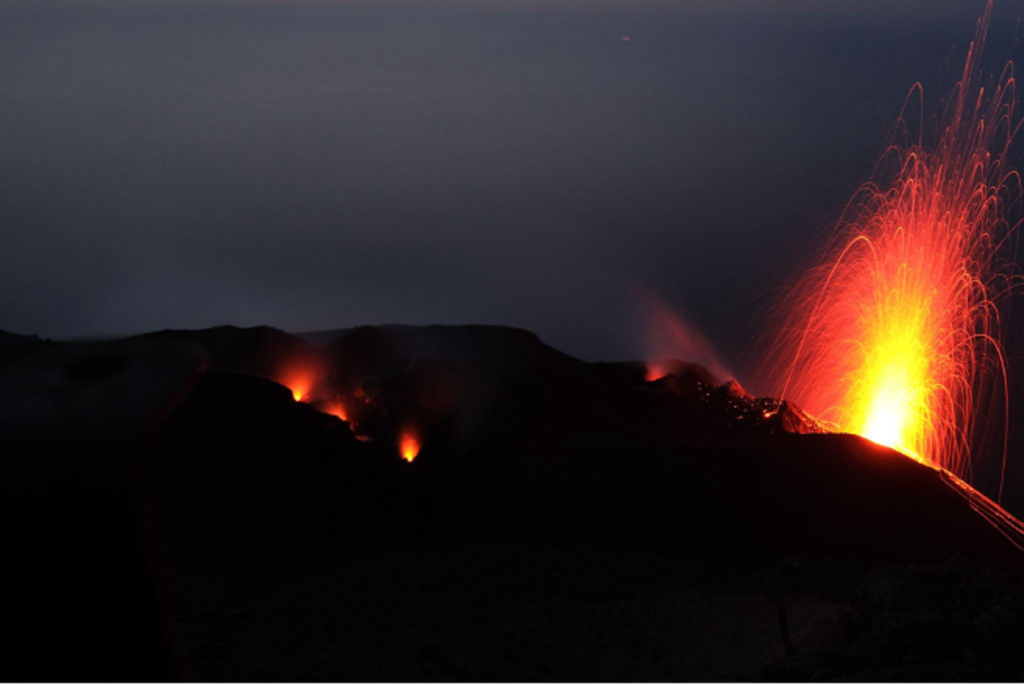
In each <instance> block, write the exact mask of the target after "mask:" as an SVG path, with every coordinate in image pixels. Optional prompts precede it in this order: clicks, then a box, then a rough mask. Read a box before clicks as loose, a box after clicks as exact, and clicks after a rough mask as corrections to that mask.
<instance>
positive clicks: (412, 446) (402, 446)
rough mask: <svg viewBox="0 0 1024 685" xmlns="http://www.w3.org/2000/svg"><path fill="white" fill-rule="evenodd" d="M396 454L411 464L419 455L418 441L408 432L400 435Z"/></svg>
mask: <svg viewBox="0 0 1024 685" xmlns="http://www.w3.org/2000/svg"><path fill="white" fill-rule="evenodd" d="M398 453H399V454H400V455H401V456H402V459H405V460H406V461H408V462H411V461H412V460H413V459H415V458H416V457H417V456H419V453H420V441H419V438H417V437H416V436H415V435H413V434H412V433H410V432H408V431H407V432H405V433H402V435H401V437H400V438H399V439H398Z"/></svg>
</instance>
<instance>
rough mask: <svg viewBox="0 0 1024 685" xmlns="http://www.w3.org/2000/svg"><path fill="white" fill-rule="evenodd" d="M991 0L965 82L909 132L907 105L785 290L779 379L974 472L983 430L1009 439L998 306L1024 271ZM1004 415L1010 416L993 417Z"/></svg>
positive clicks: (1012, 116) (777, 348) (898, 442)
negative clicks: (987, 60) (866, 178)
mask: <svg viewBox="0 0 1024 685" xmlns="http://www.w3.org/2000/svg"><path fill="white" fill-rule="evenodd" d="M991 9H992V5H991V2H989V5H988V7H987V9H986V11H985V14H984V16H983V17H982V18H981V19H980V20H979V21H978V27H977V31H976V33H975V38H974V41H973V42H972V43H971V46H970V49H969V51H968V53H967V57H966V62H965V65H964V68H963V71H962V73H961V74H960V79H959V81H958V83H957V84H956V85H955V86H954V88H953V90H952V93H951V95H950V97H949V98H948V99H947V100H944V101H942V102H941V103H940V105H939V107H938V110H937V111H936V113H935V114H934V115H932V116H931V117H930V118H929V119H927V120H925V117H924V114H923V113H922V114H921V115H920V122H919V124H918V126H917V132H916V133H915V134H912V133H911V127H910V126H909V125H908V123H907V121H908V118H907V111H908V106H909V105H910V104H911V103H912V101H913V100H914V98H915V97H916V98H917V100H918V101H919V102H921V111H922V112H923V111H924V106H923V91H922V88H921V85H920V84H916V85H915V86H914V87H913V88H912V89H911V91H910V94H909V95H908V97H907V99H906V101H905V103H904V107H903V111H902V112H901V114H900V117H899V119H898V120H897V123H896V124H895V125H894V126H893V128H892V129H891V132H890V136H889V139H888V143H889V144H888V146H887V148H886V150H885V151H884V152H883V154H882V155H881V158H880V159H879V161H878V163H877V165H876V167H875V171H874V173H873V175H872V180H871V181H870V182H868V183H865V184H864V185H862V186H861V187H860V188H859V189H858V190H857V191H856V192H855V193H854V195H853V197H852V199H851V200H850V202H849V203H848V205H847V206H846V208H845V210H844V212H843V215H842V217H841V218H840V220H839V223H838V225H837V227H836V231H835V234H834V236H833V239H832V241H831V242H830V243H829V244H828V245H827V246H826V249H825V252H824V253H823V255H822V256H821V258H820V259H819V261H818V266H817V267H815V268H814V269H812V270H811V272H810V273H808V274H807V275H806V276H805V277H804V278H802V279H801V280H800V281H798V282H797V283H796V285H795V286H794V287H793V288H792V289H791V290H790V291H789V292H788V293H787V295H786V297H784V298H783V302H782V307H781V309H780V316H781V322H780V321H779V320H778V319H777V320H776V322H775V323H776V326H777V328H776V330H778V331H779V333H778V334H777V335H776V337H775V339H774V341H773V347H772V350H771V357H770V358H771V359H773V360H778V361H777V362H776V364H775V367H774V368H772V369H770V370H769V371H768V378H767V382H768V383H769V384H770V385H769V387H772V388H774V390H775V391H777V392H778V393H779V394H780V395H782V396H784V397H787V398H791V399H793V400H794V401H795V402H797V403H798V404H800V405H801V406H803V407H804V408H805V409H807V410H808V411H810V412H811V413H813V414H815V415H817V416H818V417H819V418H821V419H823V420H825V421H828V422H831V423H833V424H835V426H836V427H837V429H838V430H841V431H844V432H850V433H856V434H859V435H863V436H864V437H867V438H869V439H871V440H874V441H876V442H878V443H881V444H884V445H887V446H890V447H894V448H896V449H898V450H900V451H902V452H904V453H906V454H908V455H910V456H912V457H914V458H915V459H918V460H920V461H922V462H925V463H927V464H931V465H933V466H936V467H940V468H944V469H947V470H949V471H951V472H952V473H954V474H956V475H958V476H960V477H961V478H964V479H965V480H971V478H972V463H971V447H972V443H973V442H975V441H977V440H978V439H979V438H981V437H984V436H983V435H981V434H983V433H989V434H991V433H993V431H994V432H995V435H994V436H991V435H990V436H989V437H995V438H996V439H998V440H999V441H1001V445H1002V450H1001V457H1002V462H1001V463H1000V465H999V471H1000V475H999V496H1000V497H1001V493H1002V480H1003V475H1004V473H1005V462H1006V434H1005V431H1006V430H1007V421H1006V416H1007V412H1008V398H1007V380H1006V379H1007V375H1006V374H1007V370H1006V362H1005V355H1004V354H1003V348H1002V345H1001V343H1000V326H1001V316H1000V307H1001V306H1002V304H1003V303H1005V302H1006V300H1007V296H1008V294H1009V292H1010V291H1011V290H1012V289H1013V287H1014V285H1015V282H1016V279H1017V276H1016V275H1015V273H1016V272H1015V267H1014V266H1013V263H1012V259H1010V257H1012V246H1011V245H1010V242H1011V240H1013V239H1014V238H1015V234H1016V233H1017V228H1018V226H1019V222H1012V221H1011V220H1010V219H1009V216H1010V214H1011V212H1012V211H1013V210H1015V209H1017V210H1019V202H1020V197H1021V193H1020V189H1021V180H1020V176H1019V175H1018V174H1017V172H1015V171H1014V170H1013V169H1012V168H1011V165H1010V162H1011V160H1010V157H1011V147H1012V145H1013V142H1014V137H1015V134H1016V133H1017V129H1018V128H1019V125H1020V124H1019V122H1018V121H1017V117H1016V113H1015V92H1014V91H1015V82H1014V78H1013V65H1012V63H1008V64H1007V65H1006V67H1005V68H1004V69H1003V71H1002V73H1001V74H1000V75H999V77H998V78H991V79H990V80H989V82H988V83H987V84H982V74H981V69H980V67H979V61H980V55H981V52H982V49H983V47H984V42H985V35H986V32H987V28H988V22H989V17H990V14H991ZM994 427H996V428H994Z"/></svg>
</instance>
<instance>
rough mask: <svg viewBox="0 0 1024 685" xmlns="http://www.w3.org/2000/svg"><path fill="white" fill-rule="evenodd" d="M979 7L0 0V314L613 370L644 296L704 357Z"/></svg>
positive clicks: (930, 87) (822, 213)
mask: <svg viewBox="0 0 1024 685" xmlns="http://www.w3.org/2000/svg"><path fill="white" fill-rule="evenodd" d="M983 8H984V1H983V0H911V1H908V2H890V1H888V0H887V1H885V2H881V1H879V2H865V3H856V2H838V1H834V2H829V1H828V0H819V1H816V2H815V1H811V0H807V1H801V2H798V1H793V2H768V1H763V2H761V1H756V2H755V1H750V2H739V1H735V0H705V1H703V2H698V1H693V2H687V1H686V0H678V1H672V0H576V1H575V2H573V1H570V0H544V1H543V2H542V1H541V0H518V1H517V0H490V1H488V0H479V1H477V2H468V1H464V0H463V1H460V0H426V1H417V0H408V1H401V0H368V1H366V2H340V1H330V0H319V1H305V2H296V1H294V0H274V1H267V0H237V1H232V0H175V1H166V0H145V1H143V0H134V1H131V2H99V1H96V0H66V1H65V2H50V1H47V0H27V1H25V2H10V1H2V2H0V231H2V242H0V328H3V329H8V330H14V331H18V332H34V333H39V334H42V335H45V336H57V337H61V336H82V335H102V334H112V333H132V332H140V331H144V330H149V329H155V328H164V327H200V326H208V325H215V324H220V323H233V324H238V325H252V324H260V323H267V324H272V325H276V326H280V327H283V328H286V329H289V330H310V329H318V328H330V327H341V326H349V325H353V324H359V323H384V322H404V323H434V322H439V323H470V322H473V323H502V324H509V325H516V326H523V327H526V328H529V329H532V330H534V331H536V332H538V333H539V334H540V335H541V336H542V337H543V338H544V339H545V340H547V341H548V342H551V343H552V344H555V345H556V346H558V347H560V348H562V349H564V350H565V351H567V352H570V353H573V354H576V355H579V356H582V357H585V358H592V359H593V358H623V357H638V356H641V355H642V354H643V340H642V337H643V336H642V335H641V334H640V333H639V331H640V328H641V327H640V326H638V322H637V319H638V312H639V311H641V310H642V308H641V307H638V305H637V297H636V293H637V292H638V289H640V290H642V291H646V292H653V293H656V294H657V295H658V296H659V297H660V298H662V299H663V300H664V301H665V302H667V303H669V304H670V305H671V306H672V307H674V308H676V309H678V310H679V311H681V312H683V313H685V315H686V316H687V318H688V319H689V320H690V321H691V322H692V323H693V325H694V326H696V327H698V328H699V329H700V330H702V331H703V332H704V335H705V336H706V337H707V338H709V339H710V340H711V341H712V342H713V344H715V345H716V346H717V347H718V348H719V349H721V350H723V351H724V356H726V357H729V356H731V355H735V353H736V351H738V350H739V349H740V348H741V347H742V345H743V343H744V341H745V339H746V338H747V336H748V334H749V332H750V328H749V321H750V320H751V319H752V318H753V314H754V313H756V311H757V309H758V307H760V306H761V305H762V304H763V302H764V301H765V298H766V296H767V295H769V294H770V292H771V290H772V289H773V288H775V287H777V286H778V285H779V284H780V283H781V282H782V281H783V280H784V279H786V278H787V277H788V276H790V275H791V274H792V273H793V271H794V269H796V268H799V266H800V265H801V263H803V262H804V261H805V260H806V259H807V258H808V256H809V254H810V252H809V246H811V245H814V244H816V243H817V241H818V240H820V239H821V238H822V236H823V235H824V234H826V233H827V231H828V230H829V228H830V223H829V220H830V218H834V216H835V213H836V212H837V210H838V209H839V208H840V207H841V205H842V203H843V201H844V200H845V198H846V196H847V194H848V192H849V189H848V185H849V184H855V183H856V182H858V181H859V180H861V178H862V176H863V175H864V174H866V173H867V171H868V170H869V169H870V162H871V161H872V159H873V158H874V156H875V154H876V152H877V151H878V145H879V143H880V141H881V138H882V135H883V133H884V131H885V128H886V127H887V126H888V124H889V123H891V121H892V119H893V117H894V116H895V114H896V113H897V111H898V109H899V107H900V105H901V103H902V99H903V96H904V95H905V94H906V92H907V91H908V90H909V89H910V87H911V85H912V84H913V83H914V82H915V81H917V80H921V81H923V82H924V83H925V85H926V95H927V97H928V99H929V100H930V101H931V102H933V103H934V101H935V100H936V99H937V98H938V97H939V96H940V95H941V94H943V92H944V90H945V86H946V85H947V84H948V83H949V81H948V79H947V76H948V74H946V73H945V72H944V71H943V68H942V62H943V60H944V58H946V57H947V56H948V55H949V53H950V49H951V47H952V46H953V45H954V44H955V45H957V46H965V45H966V44H967V42H968V41H969V40H970V37H971V36H972V34H973V28H974V23H975V19H976V17H977V16H978V15H979V14H980V13H981V11H982V10H983ZM1022 10H1024V2H1022V0H1010V1H1004V0H999V1H998V2H997V3H996V14H995V18H994V20H993V28H992V31H991V34H990V48H991V49H990V51H989V53H988V57H989V59H988V60H987V62H986V63H987V65H989V68H990V69H991V68H995V67H998V66H1001V64H1002V62H1003V61H1005V58H1006V57H1007V56H1008V55H1009V52H1010V49H1011V43H1012V41H1011V34H1012V24H1013V22H1014V20H1016V18H1017V17H1018V16H1019V15H1020V14H1021V13H1022ZM624 36H628V37H629V38H630V40H629V41H628V42H627V41H624V40H622V38H623V37H624Z"/></svg>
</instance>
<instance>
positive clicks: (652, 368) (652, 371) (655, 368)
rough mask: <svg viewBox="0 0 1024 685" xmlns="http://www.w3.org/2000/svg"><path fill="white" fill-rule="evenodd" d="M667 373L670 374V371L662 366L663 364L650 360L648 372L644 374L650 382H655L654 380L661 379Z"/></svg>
mask: <svg viewBox="0 0 1024 685" xmlns="http://www.w3.org/2000/svg"><path fill="white" fill-rule="evenodd" d="M667 375H668V371H666V370H665V369H664V368H663V367H662V366H661V364H655V363H654V362H648V364H647V372H646V373H645V374H644V378H645V379H646V380H647V382H648V383H653V382H654V381H656V380H660V379H662V378H664V377H665V376H667Z"/></svg>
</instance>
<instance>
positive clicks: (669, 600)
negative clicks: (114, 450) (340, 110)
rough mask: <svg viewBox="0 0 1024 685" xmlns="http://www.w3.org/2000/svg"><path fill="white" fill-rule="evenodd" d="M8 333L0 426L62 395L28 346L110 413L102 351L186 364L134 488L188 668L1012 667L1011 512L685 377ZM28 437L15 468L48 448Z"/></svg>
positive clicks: (0, 359) (694, 370)
mask: <svg viewBox="0 0 1024 685" xmlns="http://www.w3.org/2000/svg"><path fill="white" fill-rule="evenodd" d="M0 343H2V344H0V383H2V385H0V388H2V389H3V392H0V410H3V411H2V412H0V415H2V416H15V415H20V414H19V412H22V413H24V412H23V410H22V409H19V408H18V407H22V406H24V405H26V404H31V403H28V402H27V401H26V400H25V398H26V397H35V396H36V395H37V394H38V395H39V396H40V397H44V396H48V395H46V394H45V393H46V392H50V393H51V394H53V393H52V391H51V390H45V388H42V385H41V381H38V378H40V377H42V376H44V375H46V374H43V373H42V372H39V371H34V370H37V369H40V368H49V367H48V366H46V364H44V363H42V362H39V361H33V359H36V360H38V359H40V356H41V355H42V357H44V358H45V357H46V356H47V355H50V358H51V359H50V361H48V362H47V364H50V366H52V365H53V364H58V365H60V364H65V365H67V368H68V369H71V370H70V371H67V372H66V374H65V375H66V376H67V379H70V380H67V379H65V380H64V381H61V383H62V384H63V385H66V384H67V383H69V382H70V383H72V384H78V385H76V386H75V387H76V388H79V386H81V387H85V388H86V389H88V390H89V392H90V393H91V394H90V395H89V397H90V398H92V399H91V400H90V402H89V403H88V406H89V407H96V406H103V403H104V402H109V403H111V406H113V405H116V404H117V402H118V401H119V400H117V399H116V398H117V397H123V396H124V394H125V393H123V392H109V393H104V392H102V390H103V388H104V387H107V386H106V385H104V384H110V386H109V387H111V388H114V387H115V386H114V385H113V383H114V382H115V381H113V380H107V376H106V375H105V374H110V376H111V378H113V377H115V376H116V375H117V374H121V375H122V376H123V375H125V374H129V372H130V371H131V369H132V368H135V367H136V366H138V365H135V366H133V365H132V364H127V365H122V366H125V368H126V369H128V370H119V369H121V368H122V367H121V366H118V365H117V364H116V363H115V362H116V360H117V359H118V358H120V357H119V355H120V356H123V357H126V358H130V359H136V358H138V357H139V356H140V355H143V354H148V355H149V356H150V357H154V355H155V353H153V352H151V351H152V350H153V349H157V348H158V349H159V350H161V352H160V354H168V355H172V356H173V355H175V354H179V351H180V354H181V355H184V356H188V355H195V357H194V358H195V359H203V360H205V361H202V362H196V363H195V365H194V373H191V374H189V373H183V374H182V376H181V377H182V378H187V380H182V381H180V385H181V387H182V392H179V393H176V394H174V397H173V398H172V399H173V401H171V402H170V403H168V404H167V405H166V407H167V410H166V411H159V412H155V413H154V416H158V417H159V420H158V421H157V420H154V421H153V426H154V428H153V430H151V431H148V432H146V433H145V435H146V436H147V437H146V442H147V444H149V445H150V448H151V449H150V450H149V454H150V458H149V459H148V460H147V462H146V464H147V465H148V466H147V468H146V469H145V470H143V471H141V472H140V473H141V474H142V476H140V478H141V479H142V481H144V482H145V483H146V484H147V489H146V490H145V492H146V493H147V494H146V495H145V497H144V498H143V502H144V505H145V507H144V508H145V509H146V511H148V512H149V514H150V519H151V520H152V522H153V523H154V525H153V532H152V533H151V534H150V535H149V538H150V539H151V540H152V541H156V543H157V544H155V545H153V547H154V548H155V552H154V556H153V557H152V559H153V560H154V561H153V565H154V567H155V568H156V570H157V576H158V579H159V580H160V586H161V587H162V588H163V590H162V596H163V597H164V598H165V606H166V611H165V614H164V615H165V616H166V625H168V626H169V627H170V628H171V633H172V643H173V644H174V645H175V647H174V655H175V656H174V659H175V664H174V665H173V668H174V669H176V672H177V673H178V674H179V675H181V676H183V677H186V678H192V679H199V680H239V679H243V680H282V679H285V680H339V679H340V680H348V679H352V680H687V679H697V680H719V679H739V680H777V679H785V680H807V679H814V680H850V679H855V680H921V679H927V680H979V679H980V680H1020V679H1022V678H1024V665H1022V661H1021V660H1020V659H1019V656H1018V649H1019V644H1020V639H1021V637H1022V636H1024V582H1022V580H1021V577H1020V576H1019V575H1018V572H1019V571H1020V570H1021V568H1022V553H1021V551H1020V548H1019V546H1018V543H1019V531H1018V530H1017V529H1016V528H1015V527H1014V525H1013V522H1012V521H1009V522H1003V523H1001V524H1000V525H999V526H997V525H994V524H993V523H992V519H993V513H992V511H990V510H984V511H983V512H982V513H985V514H986V515H985V516H983V515H982V513H979V511H978V510H979V508H980V507H979V505H978V503H972V502H971V501H970V500H969V499H968V498H965V496H964V492H963V491H961V490H959V489H957V488H956V487H952V486H951V484H950V483H949V481H948V479H945V478H943V477H942V475H941V474H939V473H937V472H935V471H933V470H931V469H929V468H927V467H924V466H922V465H920V464H918V463H916V462H914V461H912V460H910V459H908V458H906V457H904V456H902V455H900V454H898V453H896V452H893V451H891V450H888V449H884V448H881V447H878V446H876V445H874V444H872V443H870V442H867V441H865V440H862V439H860V438H856V437H853V436H845V435H829V434H823V433H822V431H821V428H820V427H819V426H818V425H817V424H816V423H815V422H814V420H813V419H812V418H811V417H808V416H806V415H804V414H803V413H802V412H801V411H800V410H799V409H798V408H796V407H793V406H791V405H788V404H786V403H785V402H779V401H776V400H773V399H770V398H755V397H751V396H749V395H747V394H746V393H745V392H744V391H743V389H742V388H740V387H739V386H738V385H737V384H735V383H726V382H724V381H723V380H722V379H716V378H713V377H712V376H711V375H710V374H709V373H708V372H707V371H705V370H704V369H702V368H700V367H697V366H694V365H688V364H684V363H682V362H674V361H670V360H669V361H666V362H663V363H660V364H658V365H657V366H658V368H659V369H662V370H663V372H665V371H667V372H670V373H667V375H665V376H664V377H661V378H658V379H655V380H648V379H649V378H651V376H650V375H649V373H648V369H647V368H646V367H645V366H644V365H643V364H630V363H624V364H587V363H584V362H580V361H578V360H575V359H573V358H571V357H568V356H566V355H563V354H561V353H559V352H558V351H556V350H554V349H552V348H550V347H547V346H546V345H544V344H543V343H542V342H541V341H540V340H539V339H537V338H536V337H535V336H533V335H532V334H530V333H527V332H525V331H520V330H515V329H506V328H498V327H427V328H412V327H376V328H371V327H364V328H357V329H352V330H345V331H336V332H328V333H321V334H317V335H310V336H291V335H288V334H285V333H283V332H281V331H277V330H274V329H270V328H255V329H236V328H230V327H224V328H218V329H210V330H206V331H165V332H160V333H154V334H151V335H148V336H142V337H141V338H137V339H133V340H127V341H118V342H113V343H104V344H103V345H96V346H60V345H56V344H53V343H47V342H44V341H40V340H37V339H21V338H15V337H13V336H11V337H5V338H3V339H2V340H0ZM168 350H170V351H168ZM147 358H149V357H147ZM68 359H71V360H72V361H71V362H68V361H67V360H68ZM82 359H84V360H86V361H85V362H82V361H81V360H82ZM54 360H56V361H54ZM97 360H98V361H97ZM161 368H162V367H161ZM183 368H184V367H183ZM282 384H285V385H287V386H288V387H285V385H282ZM63 385H61V387H63ZM37 386H38V387H37ZM118 387H120V386H118ZM12 388H14V389H16V390H14V391H12ZM40 388H42V389H40ZM44 391H45V392H44ZM296 395H299V396H301V401H296V399H295V396H296ZM12 396H13V397H17V398H21V399H20V401H18V402H15V400H12V399H11V397H12ZM138 396H139V397H140V398H141V397H144V394H143V393H139V394H138ZM3 402H6V404H3ZM62 402H63V404H61V403H62ZM67 402H68V400H67V399H66V398H64V399H61V400H60V402H56V401H55V402H53V403H52V404H53V406H59V407H63V409H61V410H60V411H62V412H64V413H65V414H66V413H67V412H68V411H70V410H68V409H67V407H66V405H67ZM36 404H45V403H43V402H42V401H40V402H39V403H36ZM141 404H142V400H141V399H139V400H137V401H133V402H131V403H126V407H127V406H141ZM126 407H125V408H122V409H121V410H120V411H127V408H126ZM172 407H173V410H172ZM25 411H27V410H25ZM83 411H84V410H83ZM92 411H93V410H92V409H90V410H89V412H92ZM89 412H86V414H87V416H88V421H87V422H85V425H93V424H95V423H96V419H95V417H94V416H93V415H92V414H91V413H89ZM86 414H83V415H86ZM63 415H64V414H60V413H59V412H58V417H60V416H63ZM342 416H343V417H344V419H345V420H342V418H340V417H342ZM62 420H63V423H64V425H65V426H67V425H73V426H74V429H73V430H84V429H83V428H82V425H83V421H77V422H70V423H69V422H68V421H67V420H66V419H62ZM25 422H26V419H24V418H22V419H20V423H19V420H14V419H11V420H8V421H7V423H6V424H5V426H6V427H7V429H6V433H5V435H12V434H17V435H18V439H16V440H14V439H10V438H9V439H8V442H9V443H10V444H11V445H13V446H14V447H15V448H16V450H17V451H18V453H19V454H21V453H26V452H29V451H32V450H37V449H39V448H38V445H40V444H46V440H47V439H48V438H46V439H44V436H46V435H49V434H52V433H54V431H49V430H43V431H38V430H35V431H25V430H21V431H20V433H19V432H18V430H17V429H18V427H19V426H22V425H24V424H25ZM12 426H13V427H14V428H12ZM68 430H71V429H68ZM99 433H100V434H102V433H103V431H99ZM26 435H28V436H29V437H30V439H29V438H26ZM410 438H411V439H412V440H413V442H415V443H416V445H417V446H418V447H419V450H418V452H416V455H415V458H414V460H413V461H412V462H407V461H405V460H403V459H402V458H401V457H400V451H401V449H402V446H403V445H405V444H406V443H407V441H408V440H409V439H410ZM60 444H61V445H63V444H64V443H60ZM414 451H415V450H414ZM12 453H13V452H12ZM408 456H411V454H410V455H408ZM26 463H30V462H29V461H26ZM25 468H26V469H29V466H26V467H25ZM32 473H34V472H32ZM33 477H36V476H33ZM24 478H25V477H23V480H24ZM8 483H10V479H8ZM8 488H9V489H10V488H11V486H8ZM76 489H77V490H81V489H82V488H81V487H76ZM19 492H21V491H20V490H19ZM9 494H10V497H9V498H8V499H9V500H11V499H12V498H13V499H15V500H18V498H19V497H20V498H22V499H20V500H18V502H19V508H18V511H23V510H24V506H22V505H23V504H24V502H25V501H31V502H35V501H37V499H38V498H37V497H36V496H35V495H32V496H31V499H28V498H29V496H27V495H22V494H14V493H13V490H12V492H11V493H9ZM89 502H91V500H87V501H86V502H85V503H84V504H82V503H76V507H78V508H77V509H76V511H78V512H88V511H89V509H90V507H91V506H92V504H90V503H89ZM11 506H12V507H13V505H11ZM48 511H50V513H49V514H48V515H49V516H52V517H53V518H54V520H58V521H61V522H63V521H65V520H66V516H65V514H66V512H63V510H61V509H60V507H59V506H58V508H57V509H56V510H48ZM53 511H57V513H53ZM998 514H999V512H998V511H997V510H996V516H995V518H996V519H998ZM83 516H84V515H83ZM41 520H44V521H50V519H41ZM997 522H998V521H997ZM61 525H64V524H63V523H61ZM41 526H42V524H39V525H37V527H36V528H33V523H32V519H31V518H30V517H29V518H28V519H26V523H24V524H22V525H20V530H22V531H25V530H28V531H29V533H22V535H23V537H24V538H25V540H23V541H22V542H21V543H20V544H21V545H22V547H24V546H25V545H33V544H37V543H36V542H35V541H34V537H37V536H33V535H32V531H33V530H37V529H38V530H42V529H43V528H42V527H41ZM76 539H77V538H76ZM19 549H20V548H19V547H18V546H17V545H15V546H14V548H13V550H12V553H13V554H15V558H17V554H18V550H19ZM47 549H48V550H52V549H53V545H47ZM94 551H95V550H94V548H89V549H88V550H86V551H83V552H82V554H86V555H90V556H95V554H94ZM48 553H51V554H52V551H50V552H48ZM103 573H106V572H105V571H104V572H103ZM22 582H24V583H27V584H28V585H31V586H33V587H34V586H38V585H39V584H40V583H42V582H43V581H41V580H40V579H39V578H38V576H37V575H32V574H28V573H26V576H25V578H24V579H22ZM46 582H51V580H50V579H47V581H46ZM52 582H60V580H59V579H58V580H52ZM30 613H33V614H35V613H38V612H30ZM82 613H89V612H88V611H85V612H82ZM59 620H60V618H55V617H53V616H49V617H47V619H46V620H40V621H39V623H40V625H41V626H42V627H40V628H39V630H40V631H41V634H48V633H46V627H47V626H48V625H50V623H49V622H50V621H59ZM68 668H69V669H70V671H71V672H74V670H73V668H72V667H68ZM19 673H21V672H20V671H19Z"/></svg>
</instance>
